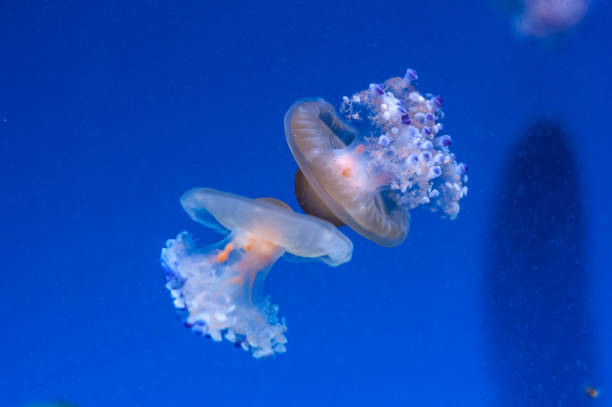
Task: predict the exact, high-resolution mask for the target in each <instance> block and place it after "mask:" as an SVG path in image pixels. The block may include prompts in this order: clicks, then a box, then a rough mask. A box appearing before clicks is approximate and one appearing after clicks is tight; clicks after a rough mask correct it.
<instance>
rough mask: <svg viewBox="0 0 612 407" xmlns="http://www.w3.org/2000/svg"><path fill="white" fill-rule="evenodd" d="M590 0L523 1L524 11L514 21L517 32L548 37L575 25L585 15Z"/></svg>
mask: <svg viewBox="0 0 612 407" xmlns="http://www.w3.org/2000/svg"><path fill="white" fill-rule="evenodd" d="M590 3H591V0H563V1H560V0H524V10H523V12H522V14H521V15H520V16H519V17H518V18H517V20H516V28H517V30H518V32H520V33H522V34H524V35H529V36H534V37H548V36H551V35H555V34H559V33H562V32H564V31H566V30H568V29H570V28H572V27H574V26H575V25H577V24H578V23H579V22H580V21H581V20H582V19H583V18H584V16H585V15H586V14H587V11H588V9H589V6H590Z"/></svg>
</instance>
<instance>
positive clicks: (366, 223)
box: [285, 69, 467, 246]
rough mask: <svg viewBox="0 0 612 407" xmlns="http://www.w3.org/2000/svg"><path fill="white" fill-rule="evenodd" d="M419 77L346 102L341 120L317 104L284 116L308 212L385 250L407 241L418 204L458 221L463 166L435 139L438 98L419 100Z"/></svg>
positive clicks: (446, 141)
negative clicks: (412, 212) (411, 213)
mask: <svg viewBox="0 0 612 407" xmlns="http://www.w3.org/2000/svg"><path fill="white" fill-rule="evenodd" d="M417 78H418V75H417V74H416V72H415V71H413V70H411V69H408V70H407V71H406V75H405V76H404V77H403V78H399V77H397V78H391V79H389V80H387V81H386V82H385V83H383V84H371V85H370V86H369V88H368V89H366V90H364V91H362V92H359V93H356V94H354V95H353V96H352V97H346V96H345V97H344V98H343V103H342V108H341V113H342V114H343V115H344V118H341V117H340V116H339V114H338V113H337V112H336V110H335V109H334V107H333V106H332V105H331V104H329V103H328V102H326V101H325V100H323V99H320V98H317V99H305V100H301V101H298V102H297V103H295V104H294V105H293V106H292V107H291V108H290V109H289V110H288V112H287V113H286V115H285V136H286V139H287V143H288V145H289V148H290V150H291V152H292V154H293V156H294V158H295V160H296V161H297V163H298V166H299V171H298V174H297V175H296V179H295V184H296V196H297V198H298V202H299V203H300V206H302V208H303V209H304V211H305V212H306V213H310V214H312V215H314V216H318V217H321V218H322V219H326V220H328V221H329V222H332V223H334V224H335V225H341V224H342V223H344V224H346V225H348V226H349V227H351V228H352V229H353V230H355V231H356V232H357V233H359V234H361V235H362V236H364V237H366V238H368V239H370V240H372V241H374V242H376V243H378V244H380V245H382V246H397V245H399V244H401V243H402V242H403V241H404V239H405V238H406V236H407V234H408V230H409V219H410V212H409V211H410V210H411V209H413V208H415V207H417V206H428V207H429V208H430V209H432V210H434V211H441V212H443V213H444V214H445V215H446V216H448V217H449V218H451V219H452V218H455V217H456V216H457V214H458V212H459V205H458V201H459V200H460V199H461V198H462V197H463V196H465V195H466V194H467V187H466V186H464V184H465V183H466V182H467V175H465V169H466V168H467V167H466V166H465V165H463V164H460V163H457V162H456V160H455V155H454V154H452V153H451V152H450V150H449V146H450V144H451V142H450V141H451V138H450V136H448V135H441V134H439V133H440V131H441V130H442V125H441V124H440V123H438V122H437V121H438V120H439V119H440V118H442V117H443V113H442V110H441V107H442V102H443V99H442V97H441V96H427V97H424V96H423V95H421V94H420V93H419V92H418V91H417V90H416V89H415V88H414V84H413V82H414V81H415V80H416V79H417ZM344 119H346V120H347V121H348V122H349V123H346V122H345V121H344Z"/></svg>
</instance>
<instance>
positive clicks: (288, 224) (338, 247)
mask: <svg viewBox="0 0 612 407" xmlns="http://www.w3.org/2000/svg"><path fill="white" fill-rule="evenodd" d="M181 205H182V206H183V208H184V209H185V211H186V212H187V213H188V214H189V216H190V217H191V218H192V219H193V220H195V221H196V222H199V223H202V224H203V225H205V226H207V227H210V226H209V225H210V222H211V218H213V219H215V220H216V221H217V222H218V224H219V225H221V226H222V227H223V228H224V229H226V230H229V231H243V232H247V233H248V234H249V235H252V236H257V237H258V238H260V239H265V240H267V241H269V242H272V243H273V244H275V245H277V246H279V247H281V248H282V249H283V250H284V251H287V252H289V253H291V254H292V255H294V256H298V257H304V258H316V259H320V260H321V261H323V262H324V263H326V264H329V265H330V266H338V265H340V264H342V263H346V262H347V261H349V260H350V259H351V256H352V252H353V244H352V243H351V241H350V240H349V238H348V237H346V236H345V235H344V234H343V233H342V232H340V231H339V230H338V229H336V228H335V227H334V226H333V225H331V224H329V222H326V221H324V220H321V219H318V218H315V217H312V216H308V215H303V214H299V213H294V212H293V211H291V209H290V207H289V206H288V205H287V204H285V203H284V202H282V201H280V200H278V199H274V198H260V199H249V198H245V197H242V196H239V195H234V194H230V193H227V192H221V191H217V190H214V189H210V188H196V189H192V190H190V191H188V192H186V193H185V194H184V195H183V196H182V197H181ZM213 228H215V227H214V226H213ZM215 229H219V227H216V228H215Z"/></svg>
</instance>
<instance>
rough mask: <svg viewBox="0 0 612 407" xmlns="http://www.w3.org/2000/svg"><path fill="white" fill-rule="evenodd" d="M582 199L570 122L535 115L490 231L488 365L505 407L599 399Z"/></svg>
mask: <svg viewBox="0 0 612 407" xmlns="http://www.w3.org/2000/svg"><path fill="white" fill-rule="evenodd" d="M581 200H582V190H581V182H580V177H579V176H578V169H577V166H576V158H575V157H574V154H573V150H572V148H571V145H570V144H569V141H568V139H567V137H566V135H565V132H564V130H563V129H562V127H561V126H560V125H558V124H556V123H554V122H552V121H550V120H541V121H538V122H536V123H535V124H534V125H532V126H531V127H529V128H528V129H527V131H526V133H525V135H524V136H522V137H521V139H520V140H519V142H518V143H517V145H516V146H515V147H514V149H513V150H511V151H510V153H509V157H508V159H507V162H506V168H504V171H503V173H502V178H501V184H500V185H499V188H498V190H497V191H496V195H495V197H494V199H493V202H492V204H493V206H492V217H491V219H490V220H491V222H490V225H491V226H490V230H489V234H488V236H487V240H486V245H487V258H486V275H485V277H484V280H485V293H486V294H485V295H486V305H485V312H486V327H487V330H488V334H489V348H490V354H489V359H488V364H490V365H491V372H490V373H491V374H492V376H491V382H492V383H494V385H495V387H497V389H498V391H499V393H500V399H501V401H502V405H503V406H512V407H517V406H521V407H530V406H537V407H548V406H571V407H578V406H582V405H592V403H593V400H591V399H590V398H589V397H588V396H587V394H586V393H585V388H586V386H587V385H589V384H591V383H590V381H589V380H591V379H593V377H594V376H593V374H594V371H593V369H594V366H593V363H594V357H593V356H594V355H592V349H593V344H592V335H591V326H590V324H589V322H588V320H589V318H588V316H587V310H586V307H587V305H586V300H585V299H586V298H587V296H588V292H587V270H586V265H585V243H584V237H585V212H584V208H583V207H582V204H581Z"/></svg>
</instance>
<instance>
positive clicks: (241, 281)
mask: <svg viewBox="0 0 612 407" xmlns="http://www.w3.org/2000/svg"><path fill="white" fill-rule="evenodd" d="M227 242H228V239H226V240H224V241H223V242H221V243H220V244H219V245H215V246H214V247H212V248H211V247H198V246H197V245H196V244H195V243H194V241H193V239H192V237H191V235H190V234H189V233H187V232H182V233H180V234H179V235H178V236H177V238H176V239H171V240H168V242H167V243H166V248H164V249H163V250H162V264H163V266H164V268H165V269H166V287H167V288H168V290H170V293H171V295H172V298H173V299H174V305H175V307H176V308H177V309H178V311H179V315H180V316H181V318H182V319H183V321H184V323H185V326H186V327H188V328H191V329H192V330H193V331H194V332H195V333H196V334H198V335H204V336H209V337H211V338H212V339H214V340H215V341H221V340H222V338H223V337H225V338H226V339H227V340H229V341H231V342H234V343H235V344H236V345H237V346H240V347H242V349H244V350H251V351H252V352H253V356H254V357H256V358H259V357H263V356H271V355H273V354H274V353H282V352H285V350H286V349H285V343H286V342H287V339H286V338H285V335H284V333H285V331H286V330H287V326H286V325H285V321H284V320H281V319H279V318H278V317H277V311H278V306H276V305H273V304H271V303H270V302H269V300H268V299H267V298H263V296H261V295H260V293H261V291H262V289H263V284H264V282H265V276H266V274H267V270H247V268H246V266H248V261H245V260H246V259H245V257H246V256H247V254H246V252H244V251H242V250H233V251H230V253H229V255H228V258H227V259H224V260H223V261H217V260H215V259H216V258H217V256H216V255H215V249H216V252H219V250H218V249H219V247H222V246H223V245H224V244H225V243H227ZM275 260H276V258H275V259H273V261H272V262H271V263H270V264H269V266H271V265H272V264H273V263H274V261H275ZM258 272H259V273H258Z"/></svg>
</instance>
